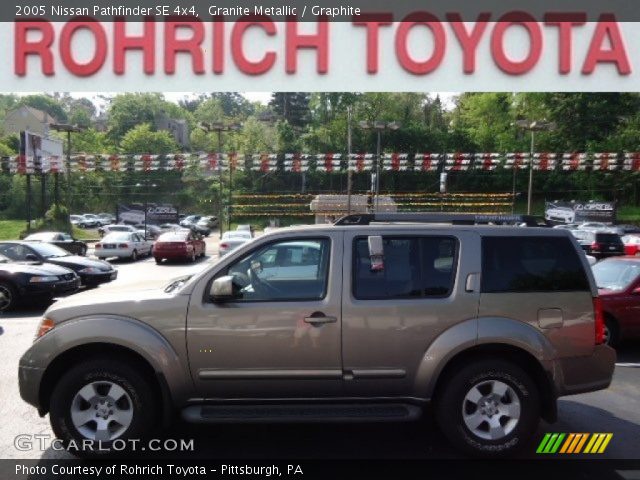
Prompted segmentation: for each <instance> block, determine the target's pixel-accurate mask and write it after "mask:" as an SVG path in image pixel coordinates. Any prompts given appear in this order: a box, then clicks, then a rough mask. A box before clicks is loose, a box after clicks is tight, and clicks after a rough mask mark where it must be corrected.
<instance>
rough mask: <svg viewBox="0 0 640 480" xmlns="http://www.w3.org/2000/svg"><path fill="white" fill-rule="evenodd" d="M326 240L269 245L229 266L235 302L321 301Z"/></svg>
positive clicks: (325, 282)
mask: <svg viewBox="0 0 640 480" xmlns="http://www.w3.org/2000/svg"><path fill="white" fill-rule="evenodd" d="M329 249H330V243H329V240H328V239H311V240H307V239H304V240H296V241H291V240H289V241H282V242H275V243H270V244H269V245H266V246H263V247H261V248H258V249H257V250H254V251H253V252H251V253H249V254H248V255H246V256H245V257H243V258H242V259H240V260H239V261H237V262H235V263H234V264H233V265H231V266H230V267H229V269H228V271H227V275H231V276H233V277H234V283H235V284H236V285H237V286H238V287H239V289H240V298H239V301H251V302H257V301H295V300H321V299H322V298H324V296H325V294H326V289H327V279H328V273H329V272H328V270H329Z"/></svg>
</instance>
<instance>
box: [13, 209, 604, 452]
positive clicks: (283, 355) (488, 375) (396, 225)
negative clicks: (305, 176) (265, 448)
mask: <svg viewBox="0 0 640 480" xmlns="http://www.w3.org/2000/svg"><path fill="white" fill-rule="evenodd" d="M474 218H475V217H473V216H469V215H467V216H464V215H453V216H451V215H442V216H440V215H399V214H395V215H391V214H388V215H377V216H375V215H367V216H358V217H353V216H352V217H346V218H344V219H342V220H340V221H339V222H338V223H337V224H336V225H321V226H317V227H307V228H293V229H287V228H285V229H280V230H278V231H277V232H274V233H271V234H268V235H264V236H262V237H260V238H257V239H254V240H253V241H252V242H250V243H248V244H246V245H245V246H243V247H241V248H240V249H238V250H236V251H234V252H233V253H231V254H229V255H228V256H227V257H224V259H222V260H220V261H219V262H217V263H216V264H214V265H212V266H211V267H210V268H207V269H206V270H204V271H203V272H201V273H199V274H197V275H194V276H191V277H183V278H180V279H177V280H175V281H173V282H172V283H171V284H170V285H168V286H167V287H166V288H165V289H164V290H142V291H139V292H131V291H126V292H116V291H114V292H103V293H100V292H97V293H96V292H90V293H88V294H80V295H76V296H74V297H70V298H68V299H65V300H63V301H60V302H58V303H56V304H55V305H53V306H52V307H51V308H49V310H48V311H47V312H46V313H45V315H44V318H43V320H42V323H41V325H40V329H39V331H38V334H37V339H36V341H35V342H34V344H33V346H32V347H31V348H30V349H29V350H28V351H27V352H26V353H25V354H24V356H23V357H22V359H21V361H20V372H19V375H20V391H21V395H22V397H23V399H24V400H25V401H27V402H28V403H30V404H32V405H34V406H35V407H36V408H38V411H39V412H40V414H41V415H45V414H46V413H47V412H49V415H50V419H51V425H52V427H53V430H54V432H55V434H56V435H57V436H58V437H60V438H62V439H63V440H64V441H65V442H67V443H69V442H76V443H79V442H81V441H83V440H94V441H99V442H101V444H100V448H101V449H102V451H105V450H106V449H108V448H109V445H110V444H111V442H113V441H114V440H116V439H123V440H126V439H131V438H139V437H141V436H144V435H148V434H149V433H150V432H151V431H152V429H153V427H154V426H155V425H161V424H162V425H166V424H167V423H168V422H170V420H171V419H172V418H173V415H174V412H176V411H179V412H181V415H182V417H183V418H184V419H186V420H187V421H190V422H197V423H216V422H264V421H291V422H309V421H318V422H328V421H339V422H342V421H350V422H351V421H406V420H414V419H416V418H418V417H420V415H421V414H422V412H423V407H425V406H426V405H427V404H428V403H429V402H431V403H433V404H434V408H435V416H436V419H437V422H438V424H439V426H440V428H441V429H442V430H443V432H444V433H445V434H446V436H447V438H448V439H449V440H450V441H451V442H452V443H454V444H455V445H456V446H458V447H460V448H462V449H464V450H466V451H469V452H472V453H479V454H487V455H497V454H501V453H508V452H511V451H514V450H516V449H518V448H520V447H522V446H523V445H526V444H527V443H528V441H529V439H530V438H531V437H532V435H533V434H534V432H535V431H536V427H537V425H538V422H539V419H540V418H541V417H542V418H544V419H546V420H547V421H550V422H553V421H554V420H555V419H556V399H557V398H558V397H559V396H562V395H571V394H575V393H580V392H587V391H593V390H598V389H603V388H607V386H608V385H609V383H610V381H611V377H612V374H613V369H614V362H615V353H614V351H613V350H612V349H610V348H609V347H607V346H605V345H604V344H603V318H602V310H601V306H600V301H599V299H598V296H597V290H596V286H595V284H594V281H593V278H592V275H591V272H590V269H589V265H588V263H587V259H586V257H585V255H584V253H583V252H582V251H581V250H580V247H579V246H578V244H577V243H576V241H575V240H574V239H573V237H572V236H571V234H570V233H569V232H567V231H564V230H558V229H548V228H518V227H510V226H479V225H474V224H473V223H476V221H477V218H475V220H474ZM494 220H495V219H494ZM467 223H469V224H467ZM485 223H486V222H485ZM494 223H500V222H494ZM456 224H461V225H456ZM86 444H87V443H86V442H85V445H86ZM85 453H86V452H85Z"/></svg>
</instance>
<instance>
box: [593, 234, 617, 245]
mask: <svg viewBox="0 0 640 480" xmlns="http://www.w3.org/2000/svg"><path fill="white" fill-rule="evenodd" d="M596 241H598V242H602V243H622V240H621V239H620V236H619V235H617V234H615V233H596Z"/></svg>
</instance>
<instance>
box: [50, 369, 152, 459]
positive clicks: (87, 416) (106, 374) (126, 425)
mask: <svg viewBox="0 0 640 480" xmlns="http://www.w3.org/2000/svg"><path fill="white" fill-rule="evenodd" d="M49 417H50V421H51V427H52V429H53V432H54V433H55V435H56V436H57V437H58V438H60V439H61V440H62V441H63V443H64V444H65V445H69V444H70V442H73V443H74V446H78V448H79V447H80V446H81V445H83V442H87V441H89V443H88V445H91V446H92V447H93V448H92V449H91V448H89V449H87V450H82V451H78V452H77V453H78V455H80V456H96V455H105V454H107V453H109V452H108V449H109V448H110V447H111V445H112V444H113V442H114V440H118V439H120V440H124V441H126V440H127V439H139V438H142V437H144V436H145V435H146V434H148V433H149V432H150V431H151V429H152V426H153V424H154V419H155V407H154V398H153V396H152V387H151V385H150V384H149V382H148V381H147V380H146V379H145V378H144V377H142V376H141V375H140V374H138V373H137V372H136V371H135V370H134V369H132V368H131V367H130V366H128V365H126V364H124V363H121V362H118V361H113V360H106V359H96V360H89V361H87V362H85V363H81V364H80V365H77V366H75V367H73V368H71V369H70V370H69V371H68V372H67V373H66V374H65V375H63V376H62V378H61V379H60V381H59V382H58V384H57V385H56V386H55V388H54V390H53V393H52V395H51V403H50V414H49ZM73 453H76V450H75V449H74V450H73Z"/></svg>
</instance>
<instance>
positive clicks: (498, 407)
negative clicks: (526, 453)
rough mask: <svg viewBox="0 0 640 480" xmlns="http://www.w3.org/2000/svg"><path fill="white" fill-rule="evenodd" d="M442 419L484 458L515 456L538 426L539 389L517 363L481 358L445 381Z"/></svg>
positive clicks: (439, 407) (456, 438)
mask: <svg viewBox="0 0 640 480" xmlns="http://www.w3.org/2000/svg"><path fill="white" fill-rule="evenodd" d="M436 418H437V421H438V424H439V426H440V428H441V430H442V431H443V433H444V434H445V435H446V436H447V438H448V439H449V440H450V441H451V442H452V443H453V444H454V445H455V446H457V447H458V448H461V449H463V450H466V451H467V452H470V453H472V454H475V455H482V456H497V455H501V454H502V455H504V454H509V453H512V452H514V451H516V450H518V449H519V448H521V447H523V446H524V445H526V444H528V443H529V441H530V439H531V438H532V436H533V434H534V433H535V431H536V429H537V427H538V423H539V420H540V400H539V394H538V389H537V387H536V385H535V383H534V382H533V380H532V379H531V377H530V376H529V375H527V374H526V373H525V372H524V371H523V370H522V369H520V368H519V367H517V366H516V365H513V364H511V363H509V362H505V361H499V360H483V361H479V362H476V363H474V364H472V365H470V366H468V367H464V368H462V369H460V370H458V371H457V372H456V373H455V374H454V376H453V377H452V378H451V380H449V381H448V382H447V383H446V384H445V385H444V387H443V390H442V392H441V395H440V396H439V398H438V401H437V404H436Z"/></svg>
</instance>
